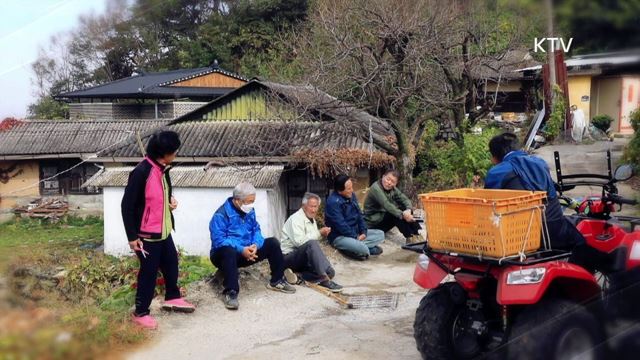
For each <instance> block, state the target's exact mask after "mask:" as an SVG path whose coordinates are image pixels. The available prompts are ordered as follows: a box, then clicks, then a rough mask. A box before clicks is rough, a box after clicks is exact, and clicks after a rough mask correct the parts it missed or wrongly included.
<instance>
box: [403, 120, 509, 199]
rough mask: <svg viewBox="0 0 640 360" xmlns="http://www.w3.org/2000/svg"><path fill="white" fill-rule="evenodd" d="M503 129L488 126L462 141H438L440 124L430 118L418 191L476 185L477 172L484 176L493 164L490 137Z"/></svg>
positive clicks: (421, 150)
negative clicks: (480, 132) (436, 136)
mask: <svg viewBox="0 0 640 360" xmlns="http://www.w3.org/2000/svg"><path fill="white" fill-rule="evenodd" d="M500 132H501V130H500V129H498V128H492V127H487V128H485V129H484V130H483V132H482V134H478V135H476V134H472V133H465V134H463V142H462V144H460V143H457V142H454V141H448V142H447V141H436V140H435V135H436V134H437V124H435V122H430V124H428V126H427V129H426V130H425V134H424V136H423V139H422V146H421V148H420V149H419V151H418V156H417V161H418V169H419V175H418V176H417V177H416V178H415V183H416V186H417V188H418V191H421V192H426V191H435V190H443V189H451V188H457V187H466V186H471V185H472V182H473V177H474V175H479V176H480V177H481V178H484V176H485V175H486V174H487V170H489V168H490V167H491V165H492V163H491V154H490V153H489V140H491V138H492V137H494V136H495V135H497V134H499V133H500Z"/></svg>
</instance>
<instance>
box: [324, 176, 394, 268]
mask: <svg viewBox="0 0 640 360" xmlns="http://www.w3.org/2000/svg"><path fill="white" fill-rule="evenodd" d="M333 185H334V186H333V192H332V193H331V195H329V197H328V198H327V207H326V209H325V214H324V219H325V223H326V224H327V226H328V227H330V228H331V232H330V233H329V237H328V239H329V243H330V244H331V245H333V247H335V248H336V249H338V250H340V252H342V253H343V254H344V255H346V256H348V257H351V258H355V259H358V260H366V259H368V258H369V255H380V254H382V248H381V247H380V246H378V244H380V243H381V242H383V241H384V232H383V231H381V230H375V229H369V230H367V225H366V224H365V222H364V217H363V216H362V212H361V211H360V206H359V205H358V199H357V198H356V195H355V194H354V193H353V183H352V181H351V179H350V178H349V176H347V175H344V174H340V175H338V176H336V178H335V180H334V183H333Z"/></svg>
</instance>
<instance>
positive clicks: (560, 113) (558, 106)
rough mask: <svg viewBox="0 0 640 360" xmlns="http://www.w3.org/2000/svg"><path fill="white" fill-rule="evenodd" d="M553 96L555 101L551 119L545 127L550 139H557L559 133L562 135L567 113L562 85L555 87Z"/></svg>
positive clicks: (550, 115)
mask: <svg viewBox="0 0 640 360" xmlns="http://www.w3.org/2000/svg"><path fill="white" fill-rule="evenodd" d="M553 98H554V101H553V107H552V110H551V114H549V119H548V120H547V123H546V124H545V126H544V129H543V131H544V133H545V135H546V136H547V138H548V139H549V140H553V139H556V138H557V137H558V135H560V131H561V130H562V125H563V124H564V120H565V117H566V114H567V113H566V107H565V106H566V105H565V100H564V95H563V94H562V90H560V87H559V86H557V85H556V86H554V88H553Z"/></svg>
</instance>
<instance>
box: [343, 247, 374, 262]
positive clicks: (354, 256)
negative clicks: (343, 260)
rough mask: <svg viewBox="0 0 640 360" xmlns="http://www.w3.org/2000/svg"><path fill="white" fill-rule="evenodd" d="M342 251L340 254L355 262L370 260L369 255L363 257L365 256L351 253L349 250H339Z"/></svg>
mask: <svg viewBox="0 0 640 360" xmlns="http://www.w3.org/2000/svg"><path fill="white" fill-rule="evenodd" d="M338 251H340V253H341V254H342V255H344V256H346V257H348V258H349V259H353V260H359V261H364V260H367V259H368V258H369V255H366V254H365V255H363V254H357V253H354V252H351V251H347V250H338Z"/></svg>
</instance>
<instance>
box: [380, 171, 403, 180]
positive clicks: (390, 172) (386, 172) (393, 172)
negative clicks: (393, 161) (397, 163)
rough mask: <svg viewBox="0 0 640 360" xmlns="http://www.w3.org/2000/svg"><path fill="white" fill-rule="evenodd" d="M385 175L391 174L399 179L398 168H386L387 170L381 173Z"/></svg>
mask: <svg viewBox="0 0 640 360" xmlns="http://www.w3.org/2000/svg"><path fill="white" fill-rule="evenodd" d="M386 175H392V176H393V177H394V178H396V179H397V180H400V172H399V171H398V170H396V169H387V170H385V171H384V174H382V176H386Z"/></svg>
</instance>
